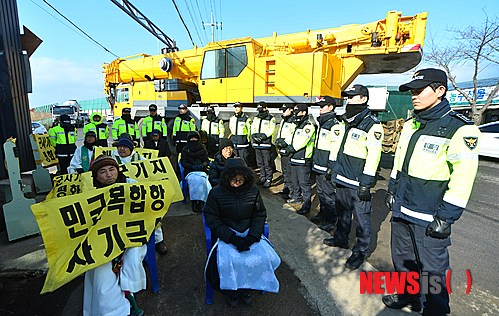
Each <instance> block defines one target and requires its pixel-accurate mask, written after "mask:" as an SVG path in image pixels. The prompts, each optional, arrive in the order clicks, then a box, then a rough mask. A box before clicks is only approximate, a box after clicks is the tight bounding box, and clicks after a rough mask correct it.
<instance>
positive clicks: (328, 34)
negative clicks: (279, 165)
mask: <svg viewBox="0 0 499 316" xmlns="http://www.w3.org/2000/svg"><path fill="white" fill-rule="evenodd" d="M427 16H428V14H427V12H423V13H419V14H416V15H414V16H402V13H401V12H397V11H389V12H388V13H387V14H386V16H385V17H384V18H383V19H380V20H378V21H374V22H371V23H367V24H351V25H345V26H341V27H338V28H330V29H322V30H315V31H311V30H306V31H305V32H299V33H293V34H287V35H277V33H275V32H274V33H273V35H272V36H269V37H264V38H257V39H254V38H252V37H245V38H237V39H231V40H223V41H218V42H211V43H209V44H207V45H206V46H205V47H201V48H200V47H197V46H194V47H193V48H192V49H187V50H171V49H170V50H167V51H165V52H163V53H161V54H158V55H147V54H144V53H142V54H137V55H133V56H128V57H123V58H118V59H116V60H113V61H112V62H110V63H106V64H104V65H103V73H104V92H105V94H106V96H107V100H108V102H109V104H110V106H111V108H112V110H113V112H114V115H115V116H120V115H121V110H122V109H123V107H131V108H132V113H136V115H137V113H138V114H139V116H142V115H144V116H145V115H147V114H148V111H147V106H148V105H149V104H150V103H155V104H156V105H157V106H158V110H159V111H158V112H160V113H162V114H163V115H164V116H166V117H167V118H168V117H173V116H175V115H176V114H177V113H178V111H177V106H178V103H179V102H182V103H186V104H187V105H188V106H189V107H190V110H191V112H192V113H193V114H194V115H195V116H197V117H198V118H199V115H200V114H201V111H202V109H203V108H204V107H205V106H207V105H210V104H217V105H218V106H219V107H218V112H219V113H218V114H219V116H221V117H222V118H228V115H229V114H228V113H230V114H232V108H229V107H228V105H231V104H233V103H235V102H240V103H242V104H243V106H245V107H249V108H250V109H251V108H256V104H257V103H258V102H260V101H265V102H266V103H267V104H268V106H269V108H271V112H272V111H274V112H276V111H277V109H278V108H279V107H281V106H282V104H285V103H307V104H313V103H315V102H316V101H317V100H318V99H319V98H320V97H322V96H330V97H333V98H335V99H336V101H337V103H339V104H341V103H342V102H343V100H342V98H341V91H342V90H344V89H346V88H347V87H348V86H349V85H350V84H351V83H352V82H353V81H354V80H355V78H356V77H357V76H358V75H360V74H381V73H402V72H405V71H408V70H410V69H412V68H414V67H416V66H417V65H418V64H419V62H420V61H421V59H422V48H423V45H424V38H425V33H426V20H427ZM248 112H252V110H249V111H248Z"/></svg>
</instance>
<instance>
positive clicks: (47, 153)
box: [31, 134, 59, 167]
mask: <svg viewBox="0 0 499 316" xmlns="http://www.w3.org/2000/svg"><path fill="white" fill-rule="evenodd" d="M31 137H32V140H33V142H32V147H33V152H34V153H38V157H37V155H36V154H35V160H36V164H37V165H38V164H41V165H42V166H43V167H50V166H52V165H55V164H57V163H58V162H59V160H58V159H57V157H56V155H55V148H54V147H53V146H52V145H51V144H50V139H49V135H48V134H43V135H40V134H32V135H31ZM35 144H36V145H35Z"/></svg>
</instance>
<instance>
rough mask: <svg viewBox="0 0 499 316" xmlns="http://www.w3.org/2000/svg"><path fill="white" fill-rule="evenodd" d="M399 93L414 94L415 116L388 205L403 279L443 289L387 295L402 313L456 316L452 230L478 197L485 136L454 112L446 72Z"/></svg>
mask: <svg viewBox="0 0 499 316" xmlns="http://www.w3.org/2000/svg"><path fill="white" fill-rule="evenodd" d="M399 90H400V91H402V92H405V91H409V90H410V91H411V94H412V102H413V104H414V114H415V115H414V117H413V118H411V119H409V120H408V121H406V122H405V124H404V127H403V129H402V133H401V136H400V141H399V143H398V145H397V151H396V152H395V158H394V164H393V169H392V174H391V175H390V182H389V185H388V193H387V196H386V200H385V202H386V204H387V206H388V207H389V208H390V209H392V211H393V213H392V220H391V227H392V236H391V250H392V260H393V265H394V267H395V270H396V271H399V272H408V271H416V272H419V273H420V274H421V273H427V275H428V278H432V277H433V276H436V277H437V278H436V279H435V278H433V280H434V282H435V281H436V282H438V283H439V284H440V287H441V289H440V292H439V293H434V294H432V293H431V292H430V293H424V294H425V295H424V296H421V295H410V294H407V291H406V293H401V294H393V295H387V296H384V297H383V303H385V305H386V306H388V307H390V308H395V309H400V308H403V307H405V306H408V305H410V306H411V308H412V310H413V311H419V310H421V307H422V305H421V303H424V304H423V307H424V309H423V315H445V314H449V313H450V306H449V294H448V293H447V289H446V282H445V281H443V280H444V279H445V272H446V270H447V269H449V252H448V250H447V247H448V246H449V245H450V244H451V241H450V234H451V225H452V224H453V223H454V222H455V221H456V220H458V219H459V217H460V216H461V214H462V213H463V211H464V209H465V207H466V204H467V202H468V199H469V197H470V195H471V190H472V188H473V182H474V180H475V176H476V172H477V169H478V145H479V137H480V131H479V130H478V128H477V127H476V126H475V125H474V124H473V122H471V121H469V120H468V119H467V118H465V117H464V116H462V115H460V114H458V113H456V112H453V111H452V110H451V108H450V105H449V102H448V101H447V100H446V99H445V93H446V91H447V75H446V74H445V72H443V71H442V70H439V69H432V68H430V69H423V70H419V71H417V72H416V73H415V74H414V76H413V80H412V81H411V82H409V83H406V84H403V85H401V86H400V87H399ZM442 281H443V282H442ZM422 285H423V286H425V284H422ZM431 285H432V284H430V286H431ZM426 286H428V284H426Z"/></svg>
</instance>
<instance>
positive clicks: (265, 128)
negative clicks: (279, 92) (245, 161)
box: [251, 114, 276, 149]
mask: <svg viewBox="0 0 499 316" xmlns="http://www.w3.org/2000/svg"><path fill="white" fill-rule="evenodd" d="M275 128H276V123H275V117H274V116H273V115H270V114H267V116H266V117H264V118H260V117H258V116H256V117H255V118H253V123H251V135H255V136H256V135H258V134H260V135H258V136H260V137H262V139H263V141H262V142H261V143H256V142H254V141H253V142H252V146H253V148H256V149H270V147H272V136H273V135H274V132H275Z"/></svg>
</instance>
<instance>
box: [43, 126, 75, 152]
mask: <svg viewBox="0 0 499 316" xmlns="http://www.w3.org/2000/svg"><path fill="white" fill-rule="evenodd" d="M50 130H51V134H49V138H50V143H52V144H54V147H55V154H56V156H58V157H70V156H73V154H74V152H75V150H76V145H75V144H76V141H77V140H78V133H77V131H76V128H75V129H74V130H71V131H69V132H66V130H65V129H64V128H63V127H62V126H55V127H52V128H51V129H50Z"/></svg>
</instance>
